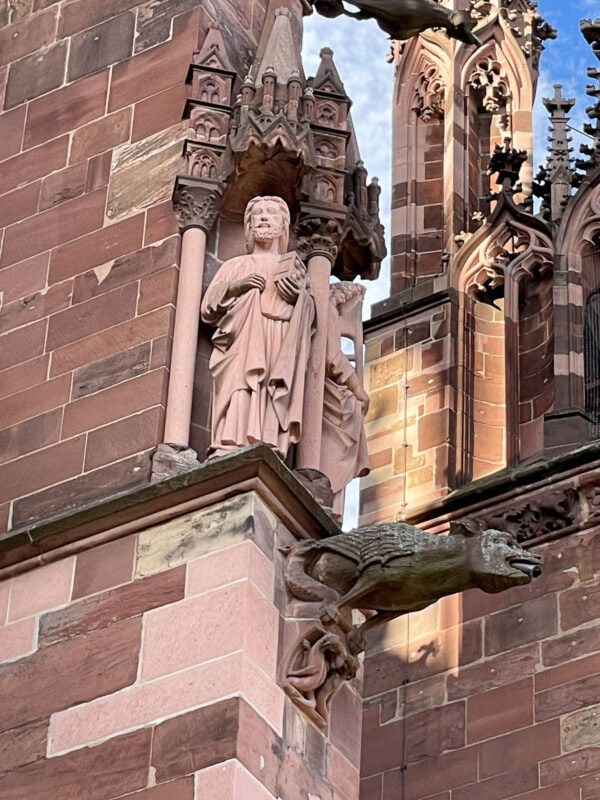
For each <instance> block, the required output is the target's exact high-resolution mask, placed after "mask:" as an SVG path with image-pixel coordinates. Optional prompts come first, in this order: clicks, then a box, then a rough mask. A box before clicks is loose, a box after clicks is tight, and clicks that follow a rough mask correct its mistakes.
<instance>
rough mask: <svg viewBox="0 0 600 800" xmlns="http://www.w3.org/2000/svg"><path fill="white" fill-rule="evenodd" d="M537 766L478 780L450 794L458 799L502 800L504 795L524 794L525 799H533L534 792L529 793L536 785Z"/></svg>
mask: <svg viewBox="0 0 600 800" xmlns="http://www.w3.org/2000/svg"><path fill="white" fill-rule="evenodd" d="M538 785H539V784H538V774H537V767H524V768H522V769H515V770H511V771H510V772H508V773H505V774H504V775H501V776H498V777H495V778H487V779H486V780H480V781H478V782H477V783H472V784H470V785H469V786H463V787H461V788H460V789H455V790H453V792H452V794H453V795H454V796H455V797H456V798H458V800H481V798H482V797H485V800H504V798H506V797H516V796H517V795H518V796H519V797H521V793H525V792H527V794H526V795H525V796H526V797H527V800H533V798H534V797H535V793H533V794H529V792H530V791H531V790H532V789H537V787H538Z"/></svg>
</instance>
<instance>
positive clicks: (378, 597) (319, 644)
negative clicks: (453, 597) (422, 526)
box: [281, 520, 541, 728]
mask: <svg viewBox="0 0 600 800" xmlns="http://www.w3.org/2000/svg"><path fill="white" fill-rule="evenodd" d="M284 552H285V553H286V555H287V561H286V568H285V578H286V583H287V587H288V589H289V591H290V593H291V595H292V598H293V600H292V602H291V603H290V605H289V606H288V616H291V617H295V618H296V619H302V620H303V621H304V626H305V627H304V632H303V634H302V635H301V636H300V637H299V638H298V639H297V640H296V642H295V643H294V645H293V646H292V648H291V650H290V652H289V654H288V657H287V659H286V661H285V663H284V665H283V674H282V680H281V682H282V687H283V689H284V691H285V692H286V693H287V695H288V696H289V697H290V699H291V700H292V702H293V703H295V705H297V706H298V708H300V709H302V710H303V711H304V712H305V713H306V714H308V716H309V717H310V718H311V719H312V720H313V722H315V724H317V725H318V726H319V727H321V728H325V727H326V726H327V723H328V718H329V707H330V704H331V701H332V698H333V697H334V695H335V693H336V692H337V690H338V689H339V688H340V686H342V685H343V683H344V682H345V681H348V680H351V679H352V678H353V677H354V675H355V674H356V671H357V669H358V667H359V661H358V655H359V654H360V653H361V652H362V651H363V650H364V649H365V647H366V638H365V634H366V632H367V631H368V630H369V629H371V628H374V627H376V626H378V625H380V624H382V623H384V622H387V621H389V620H391V619H394V618H395V617H398V616H400V615H402V614H407V613H409V612H411V611H418V610H421V609H423V608H426V607H427V606H429V605H431V604H432V603H434V602H435V601H436V600H438V599H439V598H440V597H443V596H445V595H449V594H454V593H455V592H459V591H464V590H465V589H467V588H472V587H476V588H479V589H481V590H483V591H486V592H498V591H502V590H504V589H508V588H510V587H512V586H517V585H522V584H526V583H528V582H529V581H530V580H531V578H532V577H536V576H537V575H538V574H540V572H541V568H540V559H539V557H538V556H536V555H533V554H531V553H527V552H526V551H525V550H523V549H522V548H521V547H519V546H518V545H517V543H516V541H515V540H514V538H513V537H512V536H511V535H510V534H508V533H503V532H501V531H499V530H484V526H483V525H482V524H481V523H480V522H479V521H476V520H465V521H464V522H462V523H455V524H453V526H452V528H451V531H450V535H449V536H447V537H439V536H436V535H434V534H431V533H426V532H425V531H423V530H419V529H418V528H414V527H413V526H412V525H407V524H405V523H391V524H380V525H371V526H366V527H364V528H358V529H357V530H354V531H350V532H348V533H342V534H339V535H337V536H332V537H331V538H329V539H325V540H323V541H319V542H317V541H313V540H308V541H307V540H305V541H302V542H299V543H298V544H296V545H294V546H293V547H291V548H287V549H286V550H285V551H284ZM356 609H360V610H361V611H363V613H364V614H366V615H368V618H367V619H366V621H365V622H363V623H362V624H354V620H353V616H352V614H353V611H354V610H356ZM311 621H312V623H311Z"/></svg>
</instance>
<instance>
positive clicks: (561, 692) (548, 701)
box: [535, 674, 600, 720]
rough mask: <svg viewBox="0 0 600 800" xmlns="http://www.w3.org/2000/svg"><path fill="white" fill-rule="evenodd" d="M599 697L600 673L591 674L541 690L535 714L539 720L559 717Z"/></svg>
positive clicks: (536, 701) (536, 700)
mask: <svg viewBox="0 0 600 800" xmlns="http://www.w3.org/2000/svg"><path fill="white" fill-rule="evenodd" d="M599 697H600V674H596V675H590V676H589V677H585V678H580V679H579V680H577V681H573V682H572V683H566V684H563V685H561V686H553V687H552V688H551V689H547V690H546V691H545V692H539V693H538V694H537V695H536V698H535V716H536V719H538V720H543V719H550V718H552V717H559V716H561V715H562V714H567V713H568V712H569V711H575V710H576V709H579V708H583V707H585V706H587V705H591V704H592V703H594V702H595V701H596V700H597V699H598V698H599Z"/></svg>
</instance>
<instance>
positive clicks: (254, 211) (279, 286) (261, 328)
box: [201, 197, 314, 456]
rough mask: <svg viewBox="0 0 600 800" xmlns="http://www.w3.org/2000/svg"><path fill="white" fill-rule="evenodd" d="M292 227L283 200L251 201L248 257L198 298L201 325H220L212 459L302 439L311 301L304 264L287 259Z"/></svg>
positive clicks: (281, 447) (227, 267)
mask: <svg viewBox="0 0 600 800" xmlns="http://www.w3.org/2000/svg"><path fill="white" fill-rule="evenodd" d="M289 223H290V215H289V210H288V207H287V205H286V204H285V202H284V201H283V200H282V199H281V198H279V197H255V198H254V199H253V200H251V201H250V202H249V203H248V206H247V207H246V212H245V215H244V231H245V234H246V242H247V248H248V253H249V254H248V255H245V256H238V257H236V258H232V259H230V260H229V261H226V262H225V263H224V264H223V265H222V266H221V267H220V269H219V270H218V271H217V273H216V275H215V277H214V278H213V280H212V281H211V283H210V285H209V287H208V289H207V290H206V293H205V295H204V298H203V300H202V308H201V313H202V319H203V320H204V322H207V323H209V324H211V325H215V326H216V327H217V330H216V332H215V334H214V336H213V338H212V342H213V347H214V349H213V352H212V355H211V359H210V365H209V366H210V371H211V373H212V376H213V380H214V394H213V412H212V442H211V446H210V449H209V453H210V454H211V455H223V454H225V453H227V452H230V451H231V450H235V449H238V448H240V447H245V446H246V445H248V444H251V443H253V442H256V441H263V442H267V443H268V444H270V445H271V446H272V447H274V448H275V449H277V450H278V451H279V452H280V453H281V454H282V455H283V456H285V455H286V453H287V451H288V448H289V446H290V444H292V443H294V442H297V441H298V440H299V438H300V434H301V421H302V404H303V399H304V376H305V373H306V365H307V363H308V355H309V351H310V340H311V335H312V323H313V319H314V301H313V298H312V295H311V293H310V289H309V286H308V280H307V274H306V268H305V266H304V264H303V263H302V261H300V259H299V258H298V257H297V256H296V254H295V253H286V250H287V243H288V238H289Z"/></svg>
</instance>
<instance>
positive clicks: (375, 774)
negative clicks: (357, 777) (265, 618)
mask: <svg viewBox="0 0 600 800" xmlns="http://www.w3.org/2000/svg"><path fill="white" fill-rule="evenodd" d="M536 551H537V552H539V553H541V555H542V556H543V558H544V576H543V577H542V578H540V579H539V580H538V581H536V582H534V583H533V584H531V585H530V586H529V587H526V588H520V589H515V590H512V591H510V592H507V593H504V594H500V595H485V594H483V593H481V592H479V591H476V590H473V591H470V592H467V593H466V594H465V595H463V596H462V599H461V600H460V601H459V602H458V604H457V602H455V601H454V600H453V599H452V598H448V599H447V600H446V601H445V602H444V603H442V604H440V607H439V608H438V609H437V610H436V611H433V610H430V611H428V612H422V613H421V614H420V615H411V617H410V619H409V620H408V623H407V621H406V620H398V621H396V622H395V623H394V624H393V625H392V626H390V627H389V629H388V631H387V632H386V633H385V634H384V636H383V637H382V638H380V640H379V641H378V642H376V643H375V644H374V651H372V652H371V653H370V654H369V657H368V658H367V660H366V668H365V683H364V695H365V711H364V727H363V731H364V733H363V753H362V765H361V776H362V790H361V800H401V798H406V800H425V798H427V800H507V799H508V798H511V799H514V800H517V799H518V800H597V798H598V797H600V760H599V751H598V713H599V712H600V708H599V706H598V700H599V698H600V678H599V675H600V625H599V623H598V619H599V617H600V530H599V529H598V528H595V529H592V530H589V531H587V532H585V533H579V534H574V535H571V536H569V537H566V538H561V539H558V540H557V541H554V542H551V543H549V544H546V545H543V546H540V547H539V548H537V549H536ZM461 618H462V620H463V624H462V627H456V623H457V621H458V620H460V619H461ZM407 625H408V628H407Z"/></svg>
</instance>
